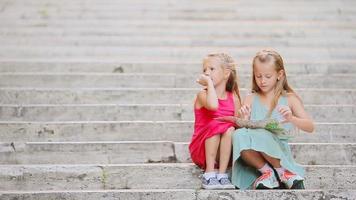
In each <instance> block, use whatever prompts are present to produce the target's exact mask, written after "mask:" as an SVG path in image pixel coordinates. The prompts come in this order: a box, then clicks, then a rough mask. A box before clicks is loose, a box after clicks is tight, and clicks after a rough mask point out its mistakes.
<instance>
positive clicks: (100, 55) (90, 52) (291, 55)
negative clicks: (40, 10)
mask: <svg viewBox="0 0 356 200" xmlns="http://www.w3.org/2000/svg"><path fill="white" fill-rule="evenodd" d="M355 28H356V27H355ZM261 48H263V46H261V47H243V48H241V47H226V46H225V47H224V46H221V47H210V46H199V47H174V46H164V47H131V46H127V47H108V46H96V47H92V48H88V47H83V46H81V47H68V46H55V47H52V46H51V47H48V46H16V45H15V46H12V45H11V46H5V45H3V48H1V49H0V58H3V59H16V58H32V59H40V58H51V57H55V58H57V59H64V60H65V59H73V58H76V59H78V58H80V59H86V58H88V59H90V58H97V59H104V58H108V59H113V58H115V59H120V60H122V61H125V60H129V59H130V60H136V61H142V60H151V61H153V60H169V61H195V62H196V61H200V60H201V59H202V58H203V57H204V56H206V55H207V54H208V53H210V52H216V51H226V52H231V55H232V56H233V57H234V58H236V59H245V60H247V59H252V58H253V56H254V55H255V54H256V52H258V51H259V50H260V49H261ZM276 50H277V51H279V52H280V53H281V55H282V57H283V58H284V59H285V60H288V61H295V60H304V61H306V62H307V61H318V60H324V61H330V60H348V61H355V59H356V56H355V55H356V49H355V48H353V47H350V48H347V47H342V48H341V47H339V48H335V47H330V48H320V47H308V48H307V47H280V48H276Z"/></svg>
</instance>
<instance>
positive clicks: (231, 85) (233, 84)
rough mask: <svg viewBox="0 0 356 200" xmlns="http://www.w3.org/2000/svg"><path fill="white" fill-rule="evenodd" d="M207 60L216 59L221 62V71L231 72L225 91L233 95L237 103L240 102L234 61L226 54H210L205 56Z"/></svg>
mask: <svg viewBox="0 0 356 200" xmlns="http://www.w3.org/2000/svg"><path fill="white" fill-rule="evenodd" d="M207 58H218V59H219V60H220V61H221V67H222V68H223V69H229V70H231V73H230V75H229V78H228V80H227V82H226V91H228V92H232V93H235V94H236V96H237V98H238V99H239V102H241V97H240V90H239V85H238V83H237V82H238V80H237V72H236V63H235V61H234V59H233V58H232V57H231V56H230V55H229V54H227V53H210V54H208V55H207V56H206V58H205V59H207Z"/></svg>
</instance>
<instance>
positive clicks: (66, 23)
mask: <svg viewBox="0 0 356 200" xmlns="http://www.w3.org/2000/svg"><path fill="white" fill-rule="evenodd" d="M39 12H40V13H39V14H40V15H41V14H43V10H39ZM116 12H117V11H116ZM45 15H46V14H45ZM42 16H43V15H42ZM279 16H280V15H279ZM25 17H26V16H25ZM352 20H353V19H352V18H350V19H349V20H346V19H345V20H322V19H305V20H302V19H296V18H295V19H290V20H285V19H265V20H258V19H257V20H256V19H254V18H247V19H235V20H233V19H230V20H229V19H194V20H193V19H192V18H186V19H184V18H181V19H179V18H178V19H143V18H133V19H130V18H128V19H127V18H126V19H125V18H109V19H105V20H103V19H78V20H73V19H65V18H63V19H62V18H61V19H51V18H46V16H43V17H42V18H41V19H21V17H20V18H19V19H17V20H16V19H12V20H3V21H1V22H0V25H1V26H2V27H7V28H16V27H57V28H59V27H60V28H68V27H73V26H76V27H77V28H83V27H91V28H93V27H96V28H104V27H109V28H112V27H125V28H128V30H129V31H131V32H132V30H131V29H130V28H131V27H139V28H140V30H143V29H145V28H146V27H151V29H152V28H157V27H158V28H160V29H158V31H160V30H161V29H170V28H174V27H175V28H192V27H196V29H197V30H199V31H202V30H204V28H205V29H207V27H209V26H212V25H214V27H216V28H217V30H219V28H221V27H226V26H230V29H233V28H235V30H239V29H244V28H245V27H248V28H253V29H255V30H256V29H260V30H268V28H277V29H281V28H283V29H285V30H288V28H290V27H292V28H298V29H301V28H302V29H303V28H304V29H312V30H317V29H319V30H320V29H325V30H329V29H331V30H335V29H340V30H350V29H352V28H355V26H356V25H355V24H354V23H352ZM234 26H235V27H234ZM327 27H329V29H327ZM200 28H202V29H200ZM182 30H184V29H181V31H182ZM211 31H212V30H211ZM219 31H220V30H219ZM219 31H216V32H219Z"/></svg>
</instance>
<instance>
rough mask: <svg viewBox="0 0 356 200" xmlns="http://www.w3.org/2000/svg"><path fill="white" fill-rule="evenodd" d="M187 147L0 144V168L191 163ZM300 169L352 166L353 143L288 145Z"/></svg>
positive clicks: (158, 144) (148, 143) (136, 143)
mask: <svg viewBox="0 0 356 200" xmlns="http://www.w3.org/2000/svg"><path fill="white" fill-rule="evenodd" d="M188 145H189V143H174V142H169V141H132V142H131V141H130V142H129V141H123V142H114V141H107V142H25V143H0V164H132V163H174V162H182V163H191V162H192V160H191V158H190V154H189V150H188ZM291 150H292V153H293V157H294V159H295V160H296V162H297V163H299V164H303V165H334V164H335V163H337V164H339V165H356V159H355V158H356V143H336V144H329V143H291Z"/></svg>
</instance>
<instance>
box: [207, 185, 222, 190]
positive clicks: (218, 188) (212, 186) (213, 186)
mask: <svg viewBox="0 0 356 200" xmlns="http://www.w3.org/2000/svg"><path fill="white" fill-rule="evenodd" d="M203 189H205V190H222V189H224V188H222V187H221V186H216V185H210V186H209V185H203Z"/></svg>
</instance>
